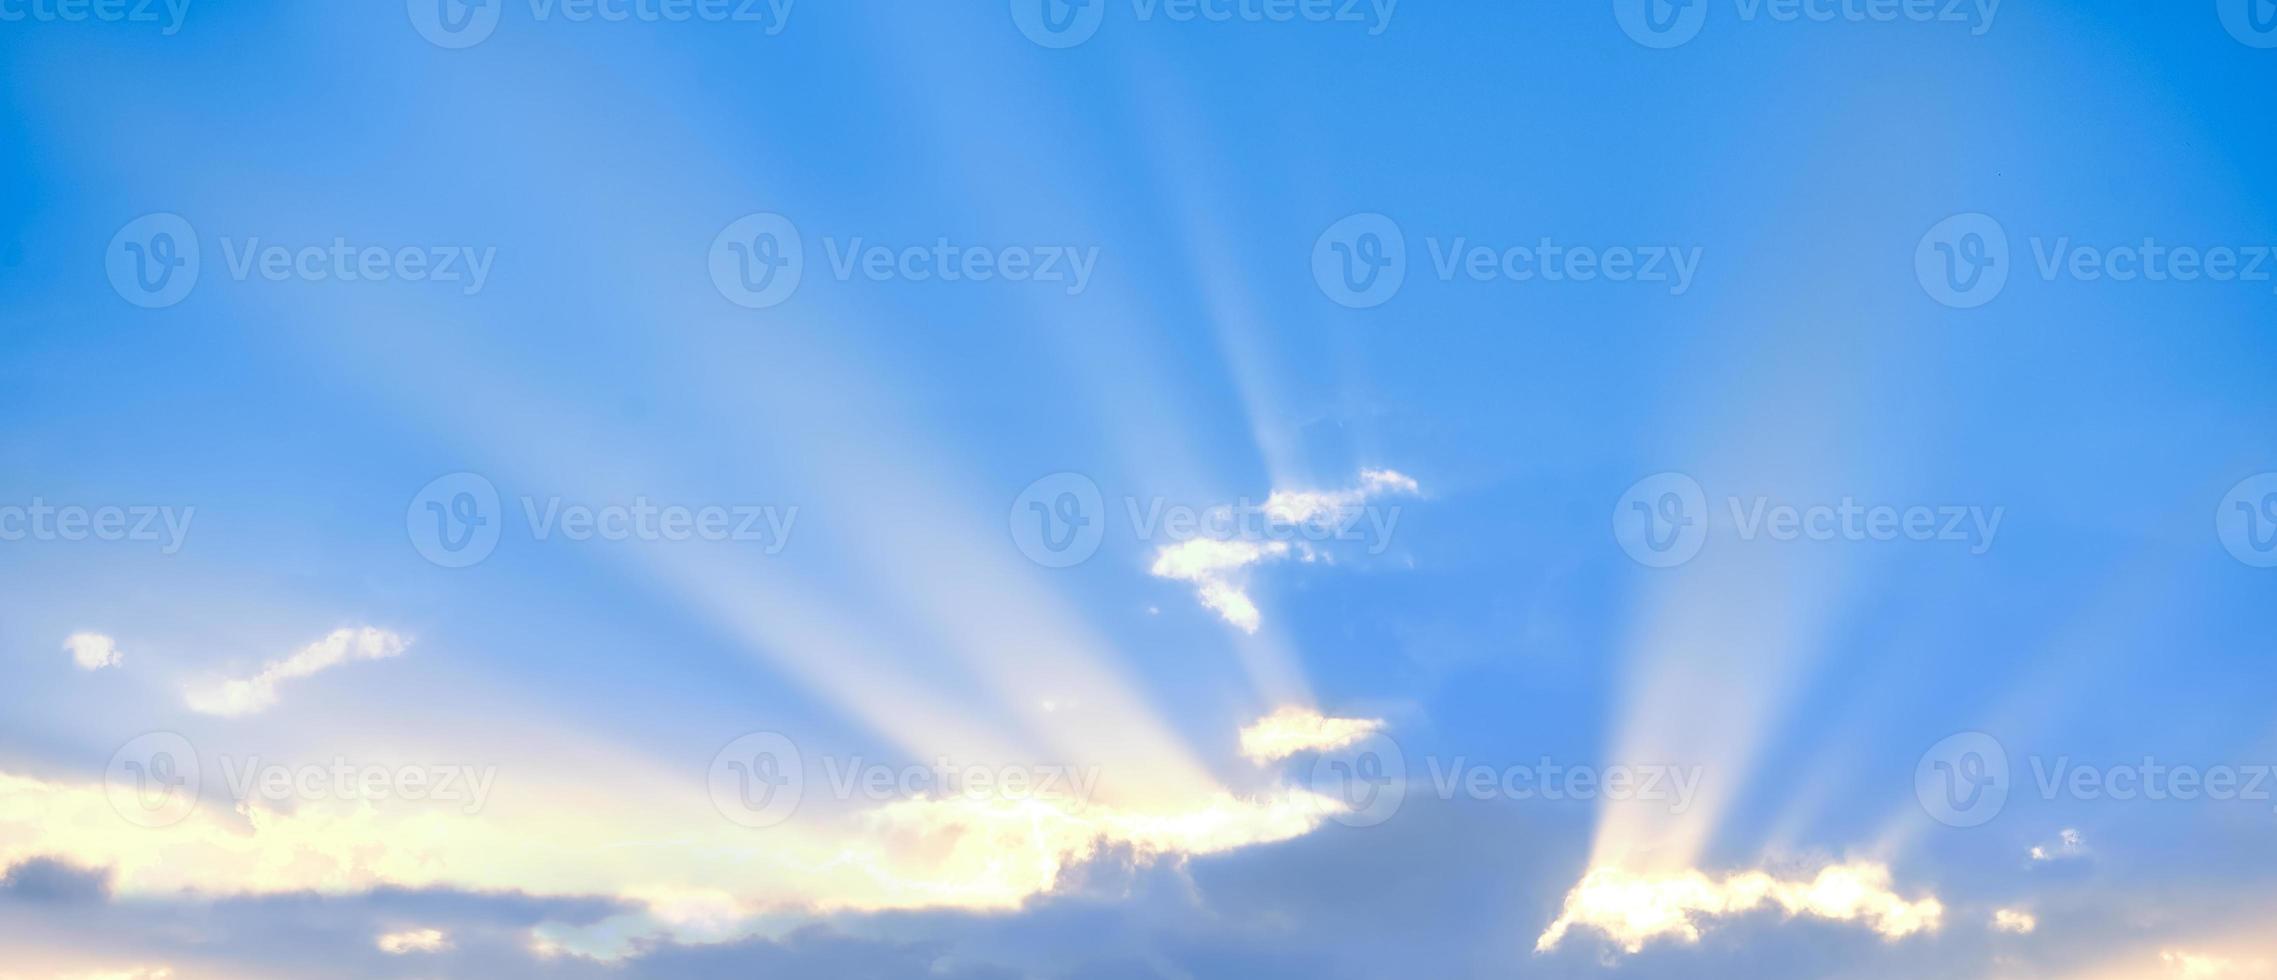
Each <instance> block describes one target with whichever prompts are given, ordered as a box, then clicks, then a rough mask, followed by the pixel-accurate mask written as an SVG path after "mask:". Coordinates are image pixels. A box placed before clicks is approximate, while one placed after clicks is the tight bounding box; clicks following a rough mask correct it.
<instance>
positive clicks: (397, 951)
mask: <svg viewBox="0 0 2277 980" xmlns="http://www.w3.org/2000/svg"><path fill="white" fill-rule="evenodd" d="M379 948H380V952H382V953H387V954H389V955H391V956H404V955H408V954H411V953H440V952H442V951H444V950H446V949H449V948H451V937H449V936H447V935H445V934H444V933H443V930H441V929H406V930H404V931H402V932H391V933H388V934H386V935H383V936H381V937H379Z"/></svg>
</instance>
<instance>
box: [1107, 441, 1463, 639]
mask: <svg viewBox="0 0 2277 980" xmlns="http://www.w3.org/2000/svg"><path fill="white" fill-rule="evenodd" d="M1419 492H1421V487H1420V486H1419V485H1417V483H1416V482H1415V480H1414V479H1413V478H1411V477H1409V476H1406V475H1405V474H1402V473H1399V472H1397V471H1394V470H1361V471H1360V483H1359V485H1358V486H1356V487H1351V488H1347V489H1342V490H1327V491H1323V490H1275V491H1273V493H1272V495H1271V496H1269V497H1267V498H1266V500H1265V505H1264V507H1263V508H1262V510H1263V517H1264V526H1263V527H1262V528H1257V529H1249V530H1245V531H1244V533H1243V536H1241V537H1234V538H1193V539H1190V540H1186V541H1180V542H1177V543H1175V544H1169V545H1164V546H1162V547H1161V548H1160V549H1158V550H1157V551H1156V552H1155V559H1154V566H1153V567H1152V568H1151V569H1150V570H1149V571H1150V572H1151V573H1152V574H1153V575H1154V576H1155V577H1156V578H1166V579H1172V580H1175V581H1180V582H1190V583H1193V585H1194V594H1195V598H1196V599H1198V600H1199V601H1200V602H1201V603H1202V605H1203V606H1204V607H1206V608H1208V609H1209V610H1211V611H1212V612H1215V613H1217V614H1218V616H1219V617H1220V618H1222V619H1224V620H1225V621H1226V622H1228V623H1231V624H1233V625H1234V626H1235V627H1237V628H1239V629H1240V630H1241V631H1242V632H1244V633H1255V632H1257V629H1258V627H1259V626H1260V625H1262V624H1263V620H1264V617H1263V615H1262V614H1261V613H1259V612H1258V609H1257V603H1256V601H1255V600H1253V599H1251V598H1250V597H1249V592H1248V589H1247V587H1246V583H1245V581H1244V573H1245V570H1246V569H1248V568H1250V567H1251V566H1255V565H1261V564H1267V563H1271V562H1276V561H1281V560H1284V559H1287V558H1289V557H1291V556H1292V555H1293V556H1296V557H1298V558H1301V559H1303V560H1305V561H1311V560H1313V559H1315V558H1316V557H1319V555H1320V554H1321V552H1320V551H1319V550H1318V549H1316V548H1315V547H1314V546H1313V541H1315V540H1328V539H1333V538H1335V537H1336V536H1338V535H1340V534H1341V533H1342V532H1343V531H1344V530H1345V529H1346V528H1348V527H1349V526H1350V525H1351V524H1352V523H1353V522H1354V521H1355V520H1357V518H1358V517H1359V516H1360V513H1361V511H1362V510H1363V509H1364V508H1365V507H1366V506H1367V505H1368V504H1369V503H1370V502H1371V501H1374V500H1376V499H1378V498H1381V497H1386V496H1399V495H1407V496H1412V495H1414V494H1416V493H1419ZM1230 523H1240V522H1230Z"/></svg>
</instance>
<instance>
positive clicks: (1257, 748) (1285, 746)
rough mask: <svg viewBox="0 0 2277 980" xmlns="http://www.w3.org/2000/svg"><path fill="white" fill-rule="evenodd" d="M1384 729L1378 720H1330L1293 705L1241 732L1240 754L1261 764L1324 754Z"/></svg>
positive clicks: (1311, 710) (1259, 720)
mask: <svg viewBox="0 0 2277 980" xmlns="http://www.w3.org/2000/svg"><path fill="white" fill-rule="evenodd" d="M1383 727H1384V723H1383V720H1382V719H1380V718H1330V717H1328V716H1326V715H1323V714H1321V713H1320V712H1318V711H1315V710H1313V709H1311V708H1300V707H1296V706H1294V705H1291V706H1289V707H1284V708H1282V709H1280V710H1278V711H1275V712H1273V713H1272V714H1269V715H1266V716H1265V717H1263V718H1259V719H1258V720H1257V721H1255V722H1253V723H1251V724H1250V725H1249V726H1248V727H1246V728H1243V729H1242V730H1241V754H1242V755H1243V756H1244V757H1246V758H1247V759H1249V761H1251V762H1254V763H1257V764H1258V765H1264V764H1266V763H1269V762H1278V761H1280V760H1282V759H1286V758H1288V757H1290V756H1292V755H1295V754H1297V753H1299V752H1328V751H1333V750H1336V749H1340V748H1343V747H1345V746H1347V745H1350V744H1352V743H1354V742H1357V741H1359V740H1361V739H1363V738H1367V737H1368V736H1370V735H1373V734H1375V733H1377V732H1379V731H1382V730H1383Z"/></svg>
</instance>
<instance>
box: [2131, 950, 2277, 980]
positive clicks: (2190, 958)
mask: <svg viewBox="0 0 2277 980" xmlns="http://www.w3.org/2000/svg"><path fill="white" fill-rule="evenodd" d="M2158 958H2159V961H2160V962H2162V963H2165V964H2166V968H2167V971H2168V975H2170V976H2175V977H2181V978H2183V980H2212V978H2216V977H2266V976H2269V975H2270V969H2269V963H2268V961H2266V960H2248V961H2244V962H2240V961H2238V960H2233V959H2229V958H2227V957H2223V956H2215V955H2213V954H2210V953H2196V952H2190V951H2187V950H2179V949H2168V950H2161V951H2159V954H2158Z"/></svg>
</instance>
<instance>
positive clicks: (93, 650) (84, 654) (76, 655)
mask: <svg viewBox="0 0 2277 980" xmlns="http://www.w3.org/2000/svg"><path fill="white" fill-rule="evenodd" d="M49 635H51V636H52V635H54V634H49ZM63 648H64V649H66V650H69V651H71V662H73V663H75V664H78V665H79V669H80V670H101V669H103V668H105V667H116V666H118V665H119V661H120V660H121V659H122V658H121V656H120V654H119V645H118V643H117V642H115V641H113V640H112V639H111V638H110V637H108V636H104V635H103V634H101V633H73V634H71V635H70V636H68V637H66V638H64V641H63Z"/></svg>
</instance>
